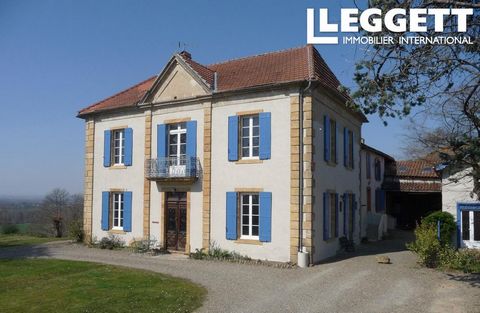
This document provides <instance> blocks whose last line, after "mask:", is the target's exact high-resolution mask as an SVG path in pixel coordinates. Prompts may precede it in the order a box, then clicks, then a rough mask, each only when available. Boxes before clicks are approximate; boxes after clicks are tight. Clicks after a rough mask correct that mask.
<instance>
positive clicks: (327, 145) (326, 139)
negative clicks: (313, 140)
mask: <svg viewBox="0 0 480 313" xmlns="http://www.w3.org/2000/svg"><path fill="white" fill-rule="evenodd" d="M323 125H324V128H325V130H324V132H323V144H324V147H323V158H324V159H325V161H327V162H328V161H329V160H330V120H329V119H328V116H326V115H325V116H324V117H323Z"/></svg>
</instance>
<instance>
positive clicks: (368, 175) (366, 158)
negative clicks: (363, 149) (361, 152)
mask: <svg viewBox="0 0 480 313" xmlns="http://www.w3.org/2000/svg"><path fill="white" fill-rule="evenodd" d="M365 163H366V172H367V179H370V177H371V176H372V175H371V174H372V173H371V171H372V166H371V160H370V153H368V152H367V154H366V157H365Z"/></svg>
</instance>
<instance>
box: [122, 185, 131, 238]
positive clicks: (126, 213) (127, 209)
mask: <svg viewBox="0 0 480 313" xmlns="http://www.w3.org/2000/svg"><path fill="white" fill-rule="evenodd" d="M123 230H124V231H126V232H131V231H132V192H130V191H126V192H124V193H123Z"/></svg>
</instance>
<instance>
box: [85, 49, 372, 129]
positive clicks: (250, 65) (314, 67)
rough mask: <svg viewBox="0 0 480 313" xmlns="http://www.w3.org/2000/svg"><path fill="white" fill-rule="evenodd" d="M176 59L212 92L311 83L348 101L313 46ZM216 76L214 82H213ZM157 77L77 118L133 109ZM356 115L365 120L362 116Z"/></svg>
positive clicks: (182, 55)
mask: <svg viewBox="0 0 480 313" xmlns="http://www.w3.org/2000/svg"><path fill="white" fill-rule="evenodd" d="M175 57H181V58H182V59H183V60H184V61H185V63H186V64H188V66H190V68H191V69H192V70H193V71H194V72H195V73H197V74H198V76H199V77H200V78H201V79H203V80H204V81H205V83H206V84H207V85H208V86H209V87H210V88H211V89H212V92H213V93H220V92H226V91H235V90H242V89H248V88H253V87H259V86H268V85H277V84H283V83H291V82H302V81H306V80H314V81H318V82H319V83H320V84H322V85H323V86H325V87H327V88H329V89H330V90H332V91H333V92H335V93H336V94H337V95H339V96H341V97H342V98H343V99H345V100H348V99H349V98H348V95H346V94H343V93H341V92H340V91H339V90H338V87H339V86H340V82H339V81H338V79H337V78H336V76H335V75H334V74H333V72H332V71H331V69H330V68H329V67H328V65H327V64H326V62H325V61H324V60H323V58H322V57H321V56H320V54H319V53H318V51H317V50H316V49H315V48H314V47H313V46H312V45H307V46H303V47H299V48H292V49H287V50H282V51H276V52H269V53H265V54H259V55H255V56H250V57H245V58H240V59H234V60H229V61H225V62H221V63H215V64H210V65H203V64H201V63H199V62H197V61H195V60H193V59H192V57H191V54H190V53H188V52H186V51H183V52H181V53H179V54H176V55H175ZM215 73H216V78H217V81H216V82H214V77H215ZM156 78H157V76H154V77H150V78H149V79H147V80H145V81H142V82H140V83H138V84H136V85H134V86H132V87H130V88H128V89H126V90H124V91H122V92H119V93H117V94H115V95H113V96H111V97H109V98H107V99H104V100H102V101H99V102H97V103H94V104H92V105H90V106H88V107H87V108H84V109H82V110H80V112H79V116H83V115H86V114H91V113H96V112H99V111H104V110H110V109H117V108H123V107H128V106H132V107H133V106H135V105H136V104H138V103H139V102H140V101H141V100H142V99H143V97H144V96H145V94H146V93H147V92H148V91H149V90H150V88H152V85H153V83H154V82H155V80H156ZM215 83H216V84H215ZM214 85H216V88H217V89H216V90H213V89H214ZM359 114H360V115H361V118H362V119H364V120H365V121H366V118H365V116H364V115H363V114H361V113H359Z"/></svg>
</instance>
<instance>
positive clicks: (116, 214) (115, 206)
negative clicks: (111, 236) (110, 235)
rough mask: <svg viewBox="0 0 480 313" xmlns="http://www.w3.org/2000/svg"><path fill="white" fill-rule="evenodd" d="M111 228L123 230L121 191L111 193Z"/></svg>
mask: <svg viewBox="0 0 480 313" xmlns="http://www.w3.org/2000/svg"><path fill="white" fill-rule="evenodd" d="M111 203H112V213H113V214H112V217H113V221H112V229H121V230H123V207H124V206H123V193H115V192H114V193H112V199H111Z"/></svg>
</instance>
